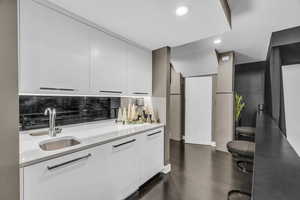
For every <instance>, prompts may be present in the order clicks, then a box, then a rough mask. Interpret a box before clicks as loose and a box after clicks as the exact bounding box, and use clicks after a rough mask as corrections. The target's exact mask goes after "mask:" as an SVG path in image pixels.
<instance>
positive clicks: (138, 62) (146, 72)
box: [128, 46, 152, 96]
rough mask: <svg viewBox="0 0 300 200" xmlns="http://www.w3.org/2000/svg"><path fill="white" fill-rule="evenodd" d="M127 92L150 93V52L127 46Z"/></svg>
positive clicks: (132, 93)
mask: <svg viewBox="0 0 300 200" xmlns="http://www.w3.org/2000/svg"><path fill="white" fill-rule="evenodd" d="M128 94H129V95H135V96H139V95H140V96H148V95H149V96H151V95H152V52H151V51H147V50H144V49H141V48H137V47H135V46H128Z"/></svg>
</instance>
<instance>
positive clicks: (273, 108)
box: [265, 26, 300, 135]
mask: <svg viewBox="0 0 300 200" xmlns="http://www.w3.org/2000/svg"><path fill="white" fill-rule="evenodd" d="M299 43H300V26H298V27H294V28H290V29H286V30H282V31H278V32H274V33H272V37H271V41H270V46H269V50H268V56H267V63H268V65H267V69H266V82H265V84H266V87H265V90H266V95H265V102H266V105H267V106H266V109H265V110H266V112H267V113H268V114H270V115H271V117H272V118H273V119H274V120H275V122H276V123H277V124H278V126H279V128H280V130H281V131H282V132H283V134H284V135H286V122H285V110H284V109H285V108H284V94H283V81H282V69H281V68H282V65H288V64H296V63H298V62H299V61H300V59H299V58H300V56H299V52H300V49H299V47H300V45H299Z"/></svg>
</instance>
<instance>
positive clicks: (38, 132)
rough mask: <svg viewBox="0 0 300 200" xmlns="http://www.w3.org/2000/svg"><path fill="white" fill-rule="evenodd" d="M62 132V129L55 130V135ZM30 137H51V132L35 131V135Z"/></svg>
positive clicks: (32, 134)
mask: <svg viewBox="0 0 300 200" xmlns="http://www.w3.org/2000/svg"><path fill="white" fill-rule="evenodd" d="M61 132H62V128H58V127H56V128H55V134H56V135H58V134H60V133H61ZM29 135H31V136H34V137H35V136H45V135H49V130H42V131H35V132H33V133H30V134H29Z"/></svg>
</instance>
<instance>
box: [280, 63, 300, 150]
mask: <svg viewBox="0 0 300 200" xmlns="http://www.w3.org/2000/svg"><path fill="white" fill-rule="evenodd" d="M282 71H283V73H282V77H283V88H284V105H285V119H286V134H287V139H288V141H289V142H290V144H291V145H292V146H293V148H294V149H295V150H296V152H297V153H298V155H300V126H299V121H300V116H299V113H300V107H299V102H300V95H299V85H300V64H298V65H289V66H283V67H282Z"/></svg>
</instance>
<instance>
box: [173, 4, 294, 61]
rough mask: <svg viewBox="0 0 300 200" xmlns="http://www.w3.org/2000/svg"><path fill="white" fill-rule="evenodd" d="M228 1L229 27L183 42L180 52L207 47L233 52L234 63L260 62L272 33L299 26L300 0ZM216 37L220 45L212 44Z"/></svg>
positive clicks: (265, 54)
mask: <svg viewBox="0 0 300 200" xmlns="http://www.w3.org/2000/svg"><path fill="white" fill-rule="evenodd" d="M228 2H229V5H230V8H231V12H232V30H231V31H230V32H226V33H224V34H221V35H216V36H215V37H211V38H207V39H203V40H200V41H198V42H194V43H192V44H189V45H185V48H182V47H181V48H180V50H181V51H182V52H185V51H202V50H203V48H207V49H208V47H210V48H215V49H217V50H218V51H219V52H226V51H235V52H236V59H237V60H236V62H237V63H248V62H256V61H263V60H266V56H267V51H268V46H269V42H270V37H271V34H272V32H275V31H279V30H283V29H286V28H291V27H295V26H300V0H228ZM217 37H220V38H222V40H223V42H222V44H219V45H214V44H213V40H214V38H217ZM175 49H177V48H175ZM178 50H179V48H178V49H177V50H176V51H177V54H178Z"/></svg>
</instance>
